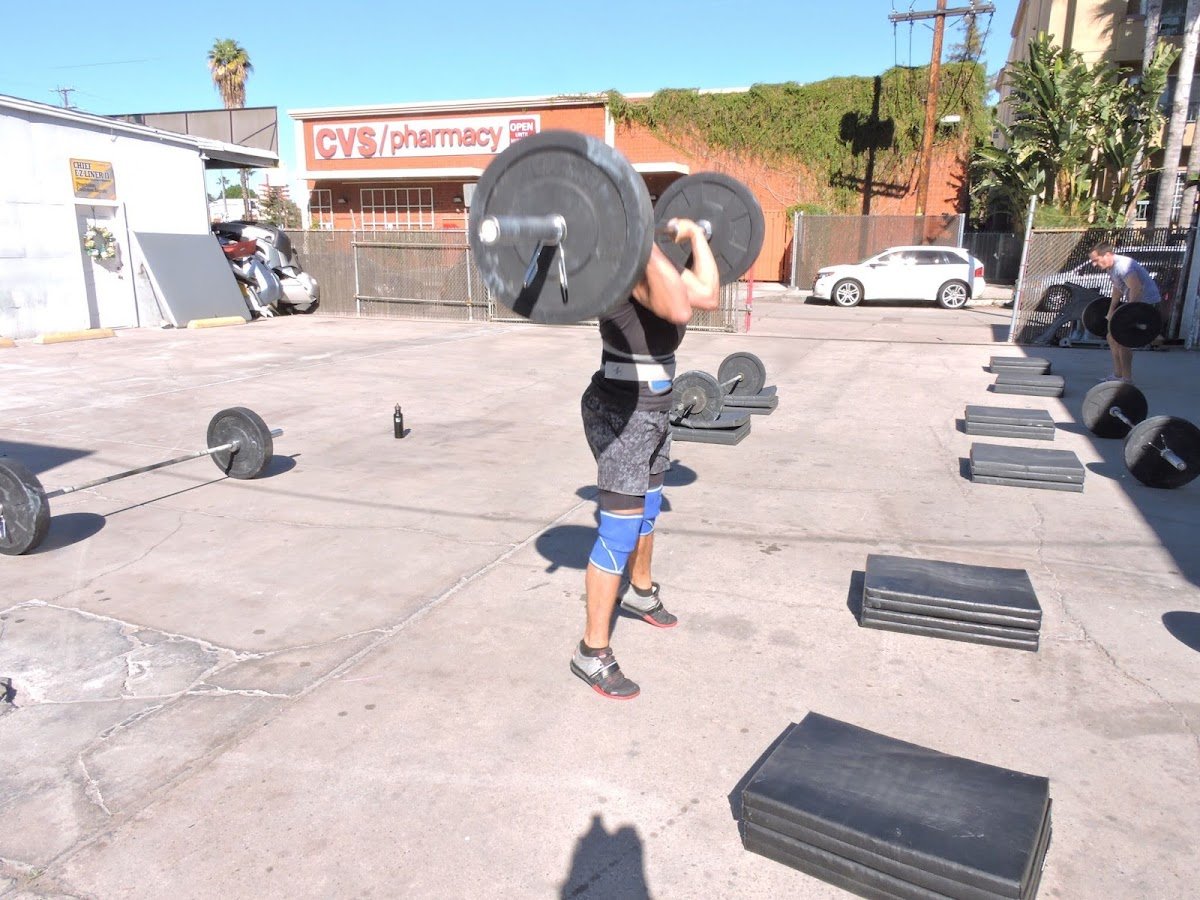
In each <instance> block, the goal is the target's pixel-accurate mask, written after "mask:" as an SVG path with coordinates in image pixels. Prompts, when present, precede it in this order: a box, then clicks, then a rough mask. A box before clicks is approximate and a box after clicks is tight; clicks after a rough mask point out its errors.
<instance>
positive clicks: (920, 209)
mask: <svg viewBox="0 0 1200 900" xmlns="http://www.w3.org/2000/svg"><path fill="white" fill-rule="evenodd" d="M995 9H996V8H995V7H994V6H992V4H990V3H980V2H979V0H971V5H970V6H956V7H954V8H953V9H947V8H946V0H937V9H933V10H925V11H921V12H916V11H913V10H910V11H909V12H906V13H897V12H894V13H892V14H891V15H889V16H888V19H889V20H890V21H891V22H892V23H893V24H895V23H896V22H908V23H909V24H910V26H911V24H912V23H913V22H915V21H917V20H918V19H933V20H934V23H933V56H932V57H931V59H930V62H929V92H928V94H927V95H926V97H925V128H924V131H923V132H922V135H921V167H920V172H919V174H918V175H917V210H916V212H917V215H919V216H921V215H924V214H925V209H926V207H927V206H928V205H929V170H930V168H931V166H932V160H933V131H934V128H936V126H937V123H936V122H935V119H936V117H937V103H938V79H939V77H940V76H941V68H942V36H943V34H944V32H945V29H946V19H947V17H949V16H955V17H958V16H974V15H977V14H978V13H985V12H986V13H990V12H995Z"/></svg>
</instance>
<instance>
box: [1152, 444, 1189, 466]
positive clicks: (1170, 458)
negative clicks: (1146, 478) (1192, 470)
mask: <svg viewBox="0 0 1200 900" xmlns="http://www.w3.org/2000/svg"><path fill="white" fill-rule="evenodd" d="M1154 449H1156V450H1158V455H1159V456H1161V457H1162V458H1163V459H1165V460H1166V461H1167V462H1169V463H1170V464H1171V465H1173V466H1174V467H1175V468H1176V469H1177V470H1178V471H1180V472H1183V471H1186V470H1187V463H1185V462H1184V461H1183V459H1182V457H1180V456H1179V454H1178V453H1176V452H1175V451H1174V450H1172V449H1171V448H1170V447H1162V448H1158V447H1155V448H1154Z"/></svg>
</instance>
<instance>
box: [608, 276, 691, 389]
mask: <svg viewBox="0 0 1200 900" xmlns="http://www.w3.org/2000/svg"><path fill="white" fill-rule="evenodd" d="M685 328H686V326H683V325H675V324H673V323H671V322H668V321H667V320H666V319H662V318H659V317H658V316H656V315H655V314H654V313H653V312H651V311H650V310H648V309H647V308H646V307H644V306H642V305H641V304H640V303H638V302H637V301H636V300H634V299H633V298H632V297H630V298H629V299H627V300H626V301H625V302H624V303H620V304H618V305H617V307H616V308H615V309H613V310H612V311H611V312H610V313H608V314H607V315H605V316H602V317H601V318H600V338H601V340H602V341H603V351H602V353H601V356H600V363H601V366H600V370H599V371H598V372H596V374H595V375H594V376H592V383H593V384H595V385H596V387H597V388H598V389H599V390H600V391H601V392H603V393H604V394H606V395H607V396H608V397H609V398H610V399H613V400H615V401H617V402H618V403H620V404H621V405H622V406H624V405H626V404H628V403H630V402H635V403H636V408H637V409H642V410H658V411H663V410H667V409H670V408H671V382H672V380H673V379H674V378H675V349H676V348H677V347H678V346H679V342H680V341H682V340H683V333H684V330H685Z"/></svg>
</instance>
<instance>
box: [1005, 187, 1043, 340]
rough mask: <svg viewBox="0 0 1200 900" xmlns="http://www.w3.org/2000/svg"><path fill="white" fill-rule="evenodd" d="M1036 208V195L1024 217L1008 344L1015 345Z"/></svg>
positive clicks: (1031, 198) (1030, 201) (1030, 200)
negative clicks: (1022, 240)
mask: <svg viewBox="0 0 1200 900" xmlns="http://www.w3.org/2000/svg"><path fill="white" fill-rule="evenodd" d="M1036 208H1037V195H1036V194H1034V195H1033V196H1032V197H1030V198H1029V214H1028V215H1027V216H1026V217H1025V243H1024V244H1023V245H1022V246H1021V265H1020V266H1019V267H1018V268H1017V286H1016V288H1015V289H1014V290H1013V306H1012V320H1011V321H1010V322H1009V324H1008V343H1010V344H1014V343H1016V338H1017V316H1018V314H1019V313H1020V312H1021V291H1022V288H1023V282H1024V281H1025V263H1026V261H1027V260H1028V258H1029V241H1030V239H1031V238H1032V237H1033V211H1034V210H1035V209H1036Z"/></svg>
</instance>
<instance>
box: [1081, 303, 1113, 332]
mask: <svg viewBox="0 0 1200 900" xmlns="http://www.w3.org/2000/svg"><path fill="white" fill-rule="evenodd" d="M1110 306H1112V297H1104V296H1101V297H1097V298H1096V299H1095V300H1093V301H1092V302H1091V303H1089V304H1088V305H1087V306H1085V307H1084V308H1083V316H1082V318H1083V327H1084V328H1086V329H1087V330H1088V331H1090V332H1091V333H1092V334H1094V335H1096V337H1107V336H1108V308H1109V307H1110Z"/></svg>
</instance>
